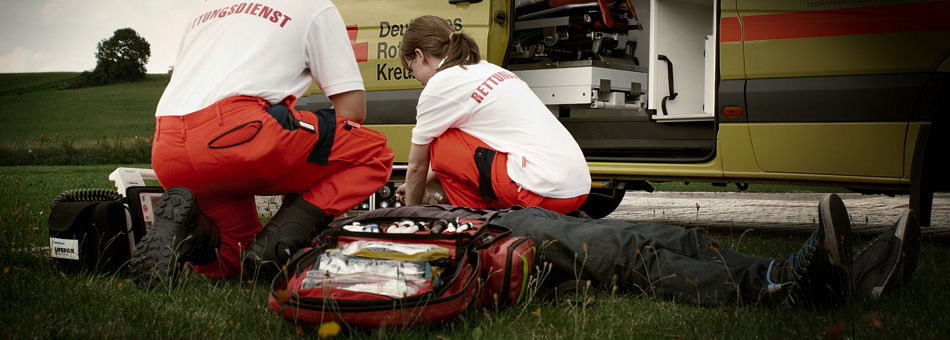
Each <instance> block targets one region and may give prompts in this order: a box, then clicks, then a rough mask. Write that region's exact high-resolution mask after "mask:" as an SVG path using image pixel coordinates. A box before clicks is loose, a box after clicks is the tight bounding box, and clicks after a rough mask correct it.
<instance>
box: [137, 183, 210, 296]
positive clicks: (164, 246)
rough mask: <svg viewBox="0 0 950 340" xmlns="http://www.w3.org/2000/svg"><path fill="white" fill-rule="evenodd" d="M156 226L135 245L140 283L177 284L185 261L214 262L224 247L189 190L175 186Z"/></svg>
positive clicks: (164, 201) (157, 215) (161, 202)
mask: <svg viewBox="0 0 950 340" xmlns="http://www.w3.org/2000/svg"><path fill="white" fill-rule="evenodd" d="M154 215H155V223H154V224H152V228H151V229H149V231H148V233H146V234H145V236H143V237H142V239H141V240H140V241H139V243H138V244H137V245H136V246H135V255H134V256H133V258H132V260H131V261H130V264H129V266H130V270H131V271H132V276H133V278H134V279H135V281H136V282H138V283H139V284H142V285H144V286H146V287H152V286H154V285H156V284H158V283H161V282H167V283H169V284H174V283H175V277H176V275H177V274H178V271H179V270H180V269H181V265H182V264H183V263H185V262H191V263H192V264H194V265H202V264H207V263H211V261H214V259H215V258H217V250H218V247H219V246H220V244H221V237H220V235H219V234H218V229H217V228H216V227H215V225H214V222H213V221H211V219H210V218H208V217H207V216H205V215H204V214H201V212H200V211H199V210H198V205H197V202H196V201H195V196H194V194H192V193H191V191H190V190H188V189H187V188H185V187H171V188H169V189H168V190H167V191H165V193H164V194H162V198H161V199H159V200H158V204H157V206H156V207H155V210H154Z"/></svg>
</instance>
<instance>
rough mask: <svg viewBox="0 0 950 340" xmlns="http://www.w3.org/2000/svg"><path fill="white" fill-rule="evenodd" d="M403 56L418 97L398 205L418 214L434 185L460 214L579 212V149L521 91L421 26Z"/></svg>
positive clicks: (453, 41)
mask: <svg viewBox="0 0 950 340" xmlns="http://www.w3.org/2000/svg"><path fill="white" fill-rule="evenodd" d="M400 56H401V58H402V62H403V64H404V65H405V66H406V67H407V68H409V69H410V70H411V71H412V74H413V75H414V76H415V77H416V79H417V80H419V82H420V83H422V84H423V85H425V88H424V89H423V90H422V94H421V95H420V97H419V103H418V104H417V106H416V126H415V128H413V129H412V146H411V147H410V150H409V168H408V171H407V173H406V184H405V185H403V186H401V187H400V188H399V189H398V190H397V192H396V194H397V197H399V198H401V199H403V200H404V201H405V202H406V203H407V204H409V205H414V204H419V203H420V201H421V200H422V197H423V194H424V193H425V188H426V186H427V184H428V183H429V182H432V181H434V180H435V179H436V178H438V180H439V181H440V182H441V184H442V186H443V188H444V189H445V195H446V197H447V198H448V199H449V202H451V203H452V204H453V205H458V206H465V207H471V208H490V209H503V208H508V207H511V206H514V205H520V206H528V207H541V208H545V209H548V210H552V211H556V212H559V213H571V212H573V211H575V210H577V208H578V207H580V206H581V204H582V203H584V199H586V198H587V193H588V192H590V172H589V170H588V169H587V162H586V160H585V159H584V155H583V154H582V153H581V149H580V147H579V146H578V145H577V142H575V141H574V138H573V137H572V136H571V134H570V133H568V131H567V129H565V128H564V126H562V125H561V123H560V122H558V120H557V118H555V117H554V115H552V114H551V111H549V110H548V109H547V107H545V106H544V104H543V103H542V102H541V100H540V99H538V97H537V96H535V94H534V92H532V91H531V88H529V87H528V85H527V84H525V82H523V81H522V80H521V79H519V78H518V77H517V76H516V75H515V74H514V73H512V72H510V71H508V70H505V69H504V68H501V67H499V66H497V65H494V64H491V63H489V62H487V61H484V60H481V58H480V57H479V51H478V45H476V43H475V41H474V40H472V38H471V37H469V36H468V35H466V34H464V33H461V32H456V31H455V30H454V29H453V28H452V27H451V26H449V24H448V22H447V21H446V20H445V19H442V18H439V17H436V16H422V17H418V18H416V19H413V20H412V21H411V22H410V23H409V27H408V29H407V30H406V33H405V36H404V37H403V39H402V44H401V46H400ZM430 169H431V173H430V171H429V170H430Z"/></svg>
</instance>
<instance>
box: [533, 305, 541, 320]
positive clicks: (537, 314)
mask: <svg viewBox="0 0 950 340" xmlns="http://www.w3.org/2000/svg"><path fill="white" fill-rule="evenodd" d="M531 315H534V316H537V317H539V318H540V317H541V307H538V310H536V311H533V312H531Z"/></svg>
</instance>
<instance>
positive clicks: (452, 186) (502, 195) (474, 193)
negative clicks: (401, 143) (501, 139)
mask: <svg viewBox="0 0 950 340" xmlns="http://www.w3.org/2000/svg"><path fill="white" fill-rule="evenodd" d="M479 147H482V148H486V149H490V150H493V151H494V149H492V148H491V147H489V146H488V145H487V144H485V142H482V141H481V140H480V139H478V138H475V137H473V136H472V135H469V134H467V133H465V132H462V131H461V130H458V129H449V130H448V131H446V132H445V133H443V134H442V135H441V136H439V138H436V139H435V140H434V141H432V143H431V144H429V155H430V156H429V159H430V160H429V166H430V167H431V168H432V171H434V172H435V173H436V174H437V175H439V181H440V182H442V188H443V189H445V196H446V197H447V198H448V199H449V202H451V203H452V205H458V206H464V207H470V208H478V209H506V208H510V207H512V206H515V205H520V206H524V207H541V208H544V209H547V210H551V211H555V212H559V213H562V214H568V213H571V212H574V211H575V210H577V208H579V207H580V206H581V204H584V200H585V199H587V195H581V196H577V197H571V198H551V197H544V196H541V195H538V194H536V193H533V192H531V191H530V190H528V189H523V188H521V187H520V186H519V185H518V184H517V183H515V182H514V181H512V180H511V178H510V177H508V154H506V153H503V152H495V156H494V159H493V160H492V162H491V185H492V189H493V190H494V193H495V196H496V197H497V199H492V198H490V197H486V196H485V195H483V194H482V192H481V191H479V177H478V176H479V173H478V167H477V165H476V161H475V156H474V155H475V152H476V149H478V148H479Z"/></svg>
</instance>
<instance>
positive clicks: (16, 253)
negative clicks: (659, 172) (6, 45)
mask: <svg viewBox="0 0 950 340" xmlns="http://www.w3.org/2000/svg"><path fill="white" fill-rule="evenodd" d="M73 76H75V74H69V73H66V74H64V73H45V74H0V153H2V152H7V151H10V150H13V151H12V152H10V153H9V154H12V155H13V156H11V157H14V158H10V159H13V160H20V159H27V160H29V158H28V157H27V156H23V154H21V152H27V153H28V150H33V153H40V152H41V151H42V150H44V149H49V150H53V151H51V152H60V151H61V152H63V153H70V152H75V153H74V154H72V155H71V156H69V157H72V158H71V159H78V160H79V161H82V160H84V159H85V158H82V157H87V156H81V152H82V150H84V149H87V150H91V151H90V152H98V153H119V151H116V150H117V149H118V147H117V146H116V145H119V144H122V143H128V142H129V141H130V140H134V138H148V136H151V134H152V129H153V124H154V122H153V118H152V115H153V113H154V109H155V104H156V103H157V101H158V98H159V96H160V94H161V90H162V88H163V87H164V86H165V84H166V83H167V81H168V76H167V75H148V77H147V80H146V81H145V82H141V83H132V84H120V85H113V86H107V87H101V88H91V89H80V90H59V85H58V84H60V83H62V82H63V81H66V80H68V79H69V78H70V77H73ZM44 136H45V137H44ZM106 147H110V148H113V149H109V150H106V151H103V150H105V149H104V148H106ZM77 155H80V156H77ZM47 157H48V156H47ZM133 158H134V157H133ZM106 160H107V159H106ZM97 162H98V161H97ZM102 162H104V160H103V161H101V162H99V163H101V164H102V165H61V166H46V165H32V166H12V165H11V164H13V163H0V270H2V272H0V301H2V302H3V309H2V312H0V324H2V325H3V326H4V327H3V328H4V330H3V331H4V332H3V334H4V338H9V339H33V338H43V339H45V338H57V339H58V338H79V339H89V338H94V339H100V338H120V339H128V338H189V339H195V338H203V339H211V338H214V339H218V338H223V339H258V338H315V337H317V335H316V333H315V332H314V331H312V330H308V329H298V328H297V327H295V326H294V325H293V324H292V323H290V322H287V321H285V320H283V319H282V318H280V317H278V316H277V315H276V314H275V313H274V312H272V311H270V310H269V309H267V308H266V298H267V292H268V287H267V286H268V285H267V284H266V282H254V281H253V280H252V281H250V282H248V281H241V282H239V281H224V280H206V279H202V278H198V277H194V276H191V277H188V278H187V280H186V282H185V284H184V285H183V286H182V287H178V288H176V289H170V288H169V287H159V289H157V290H145V289H142V288H141V287H138V286H137V285H136V284H135V283H133V282H132V281H131V280H129V279H128V277H127V276H126V275H124V274H119V275H96V274H80V275H72V274H63V273H60V272H57V271H55V270H53V269H52V268H51V266H50V263H49V259H48V254H47V253H45V252H44V251H43V249H42V247H45V246H48V244H49V239H48V229H47V219H48V216H49V213H50V208H49V204H50V202H51V201H52V200H53V198H55V197H56V196H57V195H58V194H59V193H61V192H63V191H66V190H70V189H77V188H108V189H112V188H114V186H113V184H112V183H111V182H110V181H109V180H108V179H107V175H108V174H109V173H110V172H111V171H112V170H114V169H115V168H116V167H119V166H126V167H129V166H131V167H148V166H149V165H148V162H147V161H128V162H125V161H118V162H111V163H102ZM93 163H96V162H93ZM79 164H82V163H79ZM657 189H658V190H677V191H681V190H686V191H689V190H701V191H708V190H718V189H717V188H714V187H711V186H710V185H709V184H701V183H693V184H690V185H685V186H684V185H682V184H671V183H663V184H657ZM724 190H735V186H734V185H730V186H729V187H728V188H726V189H724ZM750 190H764V191H788V190H818V191H823V190H829V189H828V188H819V187H802V188H799V187H789V186H756V185H753V186H752V187H751V188H750ZM713 238H714V239H716V240H717V241H718V242H719V243H720V245H721V246H723V247H728V248H734V249H737V250H740V251H742V252H746V253H750V254H756V255H761V256H782V255H783V254H786V253H788V252H791V251H794V250H796V249H797V248H798V247H799V246H800V244H801V243H802V241H803V239H802V238H799V237H795V236H793V237H779V238H776V237H771V236H767V235H762V234H758V233H756V232H749V233H746V234H744V235H741V237H740V235H739V234H715V235H713ZM947 263H950V247H948V246H946V245H945V244H933V243H930V242H928V243H926V244H925V248H924V251H923V253H922V257H921V259H920V265H919V267H918V271H917V274H916V276H915V278H914V280H913V281H912V282H911V283H910V284H909V285H908V286H907V287H905V288H904V289H903V290H901V291H899V292H897V293H896V294H893V295H890V296H886V297H884V298H881V299H877V300H870V299H859V300H858V301H856V302H855V303H852V304H850V305H848V306H842V307H839V308H830V309H825V308H819V309H816V308H797V309H796V308H784V307H777V308H773V307H763V306H728V307H702V306H694V305H687V304H681V303H676V302H674V301H666V300H662V299H657V298H655V297H654V296H651V295H650V294H612V293H611V292H610V290H609V289H593V290H590V291H586V292H581V293H579V294H577V295H572V296H568V297H563V298H559V299H545V298H540V297H536V298H534V299H532V300H531V301H530V302H529V303H527V304H525V305H523V306H519V307H516V308H508V309H496V308H494V307H488V308H474V309H472V310H470V311H468V312H466V313H465V314H463V315H462V316H461V317H460V318H459V319H458V320H456V321H454V322H451V323H449V324H446V325H443V326H440V327H430V328H415V329H382V330H348V331H344V333H343V334H341V337H344V338H360V339H384V338H397V339H415V338H427V339H497V338H501V339H504V338H510V339H644V338H645V339H670V338H673V339H681V338H682V339H700V338H702V339H705V338H725V339H733V338H742V339H747V338H748V339H815V338H837V339H895V338H901V339H903V338H922V339H940V338H945V337H946V335H947V334H950V316H948V315H947V313H946V311H945V306H948V305H950V291H947V290H944V289H942V288H944V287H943V285H944V284H945V281H943V280H945V279H946V278H947V274H946V272H945V271H944V270H946V269H948V265H947Z"/></svg>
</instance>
